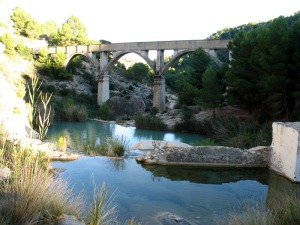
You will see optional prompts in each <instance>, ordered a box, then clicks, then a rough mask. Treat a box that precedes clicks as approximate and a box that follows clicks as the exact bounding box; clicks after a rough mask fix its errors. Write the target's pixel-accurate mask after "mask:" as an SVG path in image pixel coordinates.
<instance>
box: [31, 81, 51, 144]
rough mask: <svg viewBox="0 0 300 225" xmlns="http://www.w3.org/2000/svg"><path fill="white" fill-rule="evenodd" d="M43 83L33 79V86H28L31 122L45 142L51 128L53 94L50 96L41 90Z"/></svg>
mask: <svg viewBox="0 0 300 225" xmlns="http://www.w3.org/2000/svg"><path fill="white" fill-rule="evenodd" d="M41 85H42V83H41V82H39V78H38V77H37V76H36V77H33V78H32V79H31V85H30V86H29V85H27V90H28V97H29V104H30V106H31V108H30V118H29V122H30V125H31V127H32V128H33V129H36V130H38V133H39V138H40V140H44V139H45V137H46V134H47V131H48V128H49V127H50V115H51V105H49V102H50V100H51V97H52V94H50V95H48V94H47V93H45V94H44V93H43V91H41V90H40V88H41Z"/></svg>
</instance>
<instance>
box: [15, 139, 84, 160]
mask: <svg viewBox="0 0 300 225" xmlns="http://www.w3.org/2000/svg"><path fill="white" fill-rule="evenodd" d="M20 144H21V147H22V148H23V149H26V148H27V149H31V150H34V151H36V152H44V153H45V154H46V156H47V157H48V158H49V159H51V160H57V161H72V160H76V159H78V157H79V156H78V154H73V153H71V152H60V151H58V150H57V146H56V144H54V143H51V142H43V141H40V140H38V139H31V138H23V139H22V140H21V143H20Z"/></svg>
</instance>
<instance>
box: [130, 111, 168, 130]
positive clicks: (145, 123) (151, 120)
mask: <svg viewBox="0 0 300 225" xmlns="http://www.w3.org/2000/svg"><path fill="white" fill-rule="evenodd" d="M135 126H136V127H137V128H143V129H153V130H165V129H166V128H167V126H166V124H165V123H164V122H163V121H162V120H161V119H159V118H157V117H155V116H152V115H149V114H147V115H141V114H140V115H137V116H136V117H135Z"/></svg>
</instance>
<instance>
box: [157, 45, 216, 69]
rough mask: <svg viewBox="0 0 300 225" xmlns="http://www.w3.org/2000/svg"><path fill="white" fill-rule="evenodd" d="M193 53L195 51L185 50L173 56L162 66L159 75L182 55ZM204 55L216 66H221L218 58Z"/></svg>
mask: <svg viewBox="0 0 300 225" xmlns="http://www.w3.org/2000/svg"><path fill="white" fill-rule="evenodd" d="M194 51H195V50H190V49H187V50H183V51H180V52H179V53H177V54H176V55H174V56H173V57H172V59H171V60H170V61H169V62H167V63H166V64H165V65H164V67H163V69H162V70H161V74H163V73H164V72H166V71H167V70H168V69H169V68H170V67H171V65H172V64H173V63H174V61H175V60H177V59H179V58H181V57H182V56H184V55H186V54H189V53H191V52H194ZM205 52H206V51H205ZM206 54H208V55H209V57H210V58H211V59H212V60H213V61H214V62H215V63H216V64H217V65H218V66H221V65H222V62H221V61H220V60H219V59H218V58H216V57H214V56H212V55H210V54H209V53H208V52H206Z"/></svg>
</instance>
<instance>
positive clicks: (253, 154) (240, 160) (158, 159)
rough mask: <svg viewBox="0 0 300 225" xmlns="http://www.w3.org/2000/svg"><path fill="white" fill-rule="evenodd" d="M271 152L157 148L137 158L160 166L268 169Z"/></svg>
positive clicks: (261, 148) (216, 147)
mask: <svg viewBox="0 0 300 225" xmlns="http://www.w3.org/2000/svg"><path fill="white" fill-rule="evenodd" d="M270 150H271V148H270V147H256V148H252V149H249V150H243V149H239V148H230V147H223V146H197V147H190V148H178V147H173V148H156V149H154V150H153V151H151V152H148V153H147V154H145V155H143V156H141V157H137V161H138V162H142V163H148V164H160V165H172V164H176V165H194V166H213V167H267V166H268V164H269V153H270Z"/></svg>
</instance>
